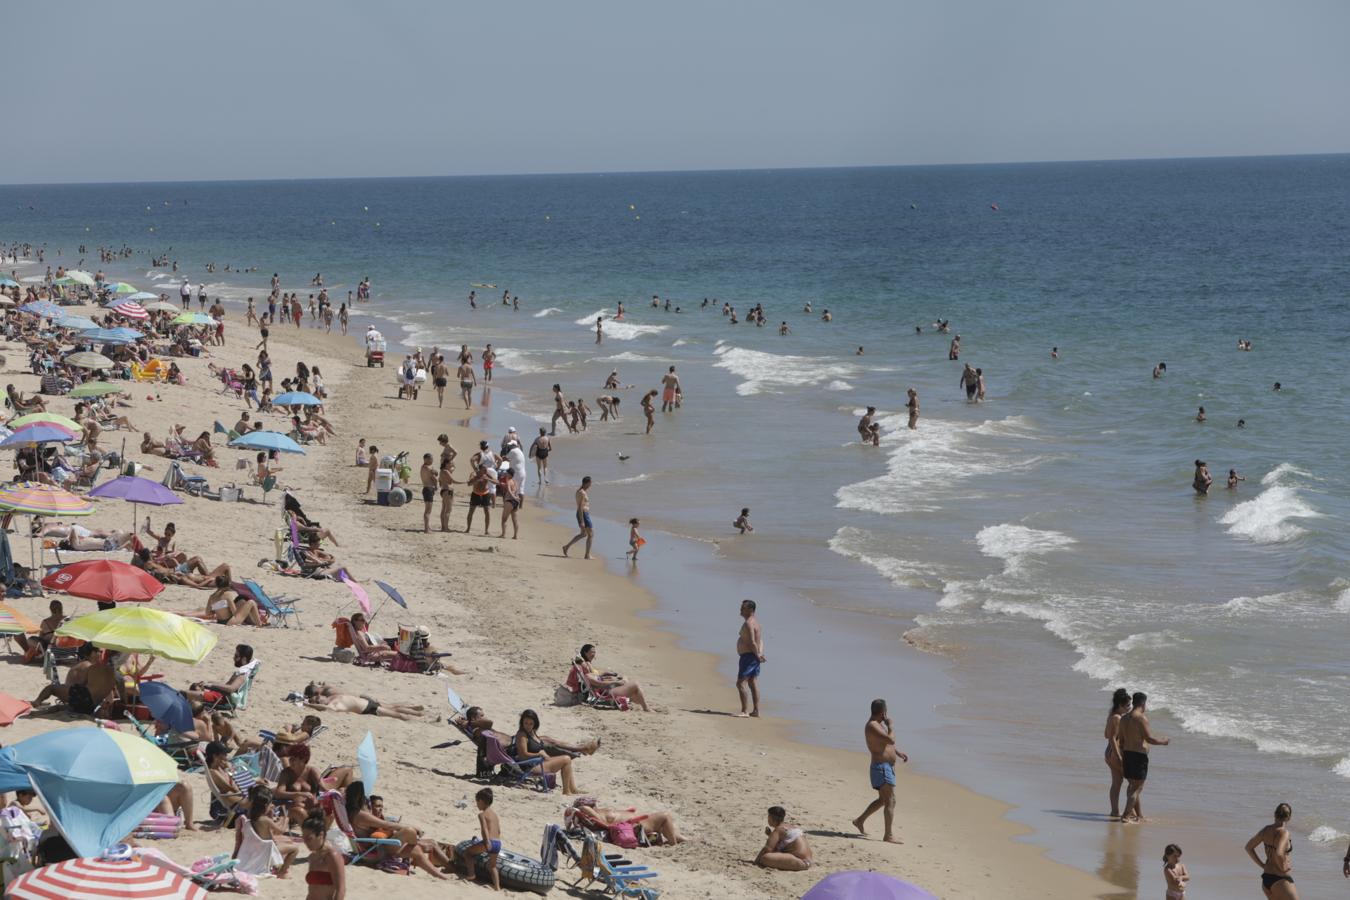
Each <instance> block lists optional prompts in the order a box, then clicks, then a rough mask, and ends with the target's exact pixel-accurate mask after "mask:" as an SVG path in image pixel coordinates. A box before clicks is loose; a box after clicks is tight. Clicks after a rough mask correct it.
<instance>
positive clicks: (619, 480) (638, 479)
mask: <svg viewBox="0 0 1350 900" xmlns="http://www.w3.org/2000/svg"><path fill="white" fill-rule="evenodd" d="M651 477H652V476H650V475H648V474H647V473H645V472H644V473H643V474H641V475H633V476H632V477H630V478H615V479H614V480H613V481H606V482H603V483H604V484H638V483H640V482H643V481H649V480H650V479H651Z"/></svg>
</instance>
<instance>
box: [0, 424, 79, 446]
mask: <svg viewBox="0 0 1350 900" xmlns="http://www.w3.org/2000/svg"><path fill="white" fill-rule="evenodd" d="M73 440H75V435H74V434H72V433H71V431H70V429H68V428H62V427H61V426H60V425H42V424H37V425H28V426H25V427H24V428H20V429H19V430H18V431H16V432H14V433H13V434H11V435H10V436H9V437H7V438H5V439H4V440H3V441H0V447H36V446H38V445H39V444H69V443H70V442H71V441H73Z"/></svg>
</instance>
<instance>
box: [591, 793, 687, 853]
mask: <svg viewBox="0 0 1350 900" xmlns="http://www.w3.org/2000/svg"><path fill="white" fill-rule="evenodd" d="M590 799H591V798H589V797H583V798H582V799H581V800H578V801H576V803H575V804H574V805H573V808H574V809H575V810H576V811H577V814H578V815H579V816H580V817H581V818H582V819H583V820H585V821H588V822H594V823H598V824H602V825H605V826H606V827H608V826H610V825H618V824H619V823H620V822H632V823H634V824H639V823H640V824H641V825H642V830H643V831H644V832H646V835H647V840H648V841H650V842H651V843H653V844H661V845H663V846H673V845H675V844H683V843H685V842H686V841H690V840H693V838H690V837H688V836H687V835H684V834H681V833H680V829H679V827H678V826H676V824H675V816H674V815H673V814H672V813H669V812H653V813H638V812H634V811H633V810H631V809H611V808H608V807H604V806H591V805H590V804H588V803H586V801H587V800H590Z"/></svg>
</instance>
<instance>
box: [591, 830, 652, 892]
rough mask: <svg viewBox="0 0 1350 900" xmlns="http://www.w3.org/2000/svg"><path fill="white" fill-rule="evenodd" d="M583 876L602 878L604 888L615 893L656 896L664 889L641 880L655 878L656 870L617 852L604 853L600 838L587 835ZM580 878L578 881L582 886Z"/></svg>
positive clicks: (600, 880) (601, 883) (594, 878)
mask: <svg viewBox="0 0 1350 900" xmlns="http://www.w3.org/2000/svg"><path fill="white" fill-rule="evenodd" d="M578 865H579V867H580V868H581V872H582V877H583V878H585V879H586V880H587V883H588V884H589V883H591V882H599V883H600V885H601V887H602V892H603V893H606V894H612V895H613V896H615V897H636V898H639V900H656V898H657V897H659V896H661V891H660V890H658V889H657V888H654V887H649V886H647V885H643V884H641V882H642V881H644V880H646V879H648V878H656V877H657V873H656V872H654V871H652V870H651V869H649V868H647V867H646V866H635V865H633V864H632V861H631V860H627V859H624V858H623V856H622V855H621V854H618V853H605V852H604V851H603V850H602V849H601V846H600V842H599V841H597V840H596V839H595V838H594V837H591V836H590V835H587V836H586V838H585V839H584V841H583V847H582V851H581V860H580V862H579V864H578ZM580 884H581V881H580V880H578V881H577V885H578V886H579V885H580Z"/></svg>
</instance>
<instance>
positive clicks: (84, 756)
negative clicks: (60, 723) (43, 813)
mask: <svg viewBox="0 0 1350 900" xmlns="http://www.w3.org/2000/svg"><path fill="white" fill-rule="evenodd" d="M10 749H11V750H13V751H14V763H15V764H16V765H18V766H19V768H21V769H22V770H23V771H25V772H27V773H28V777H29V779H31V781H32V783H33V788H34V790H36V791H37V792H38V796H39V797H40V798H41V799H42V805H43V806H45V807H46V808H47V811H48V812H49V813H50V814H51V817H52V821H53V822H55V823H56V826H57V828H59V829H60V831H61V834H62V835H64V836H65V839H66V841H67V842H68V843H69V844H70V846H71V848H72V849H73V850H74V851H75V852H76V853H78V854H79V855H80V856H98V855H99V854H100V853H102V852H103V851H104V850H105V849H106V848H108V847H111V846H112V845H114V844H116V843H117V842H118V841H120V840H122V838H124V837H126V836H127V835H128V834H130V833H131V832H132V831H133V830H135V828H136V826H137V825H139V824H140V823H141V822H142V821H144V819H145V817H146V816H147V815H148V814H149V813H150V812H151V811H153V810H154V808H155V807H156V806H158V805H159V801H161V800H163V799H164V795H165V794H167V793H169V789H170V788H172V787H173V786H174V785H175V784H177V783H178V767H177V766H176V765H175V764H174V761H173V760H172V759H171V758H170V757H169V756H168V754H166V753H165V752H164V751H163V750H160V749H159V748H158V747H156V746H155V745H154V744H152V743H151V742H150V741H147V740H143V739H142V738H140V737H138V736H137V735H132V734H123V733H122V732H120V731H111V730H109V729H106V728H78V727H77V728H60V729H57V730H55V731H49V732H47V733H46V734H40V735H38V736H37V737H31V738H29V739H28V740H26V741H20V742H19V743H17V744H15V745H14V746H13V747H11V748H10Z"/></svg>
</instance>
